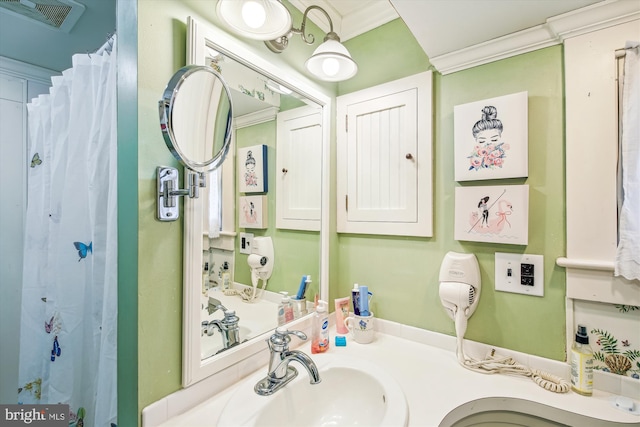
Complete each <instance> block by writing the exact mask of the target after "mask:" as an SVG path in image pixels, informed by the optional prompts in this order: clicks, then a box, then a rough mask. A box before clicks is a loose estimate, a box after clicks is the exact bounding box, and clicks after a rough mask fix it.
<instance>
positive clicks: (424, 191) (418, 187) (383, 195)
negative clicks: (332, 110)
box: [337, 72, 433, 236]
mask: <svg viewBox="0 0 640 427" xmlns="http://www.w3.org/2000/svg"><path fill="white" fill-rule="evenodd" d="M431 109H432V106H431V72H426V73H420V74H417V75H415V76H411V77H407V78H404V79H400V80H396V81H394V82H390V83H385V84H383V85H379V86H375V87H372V88H368V89H365V90H362V91H358V92H354V93H350V94H348V95H344V96H341V97H338V99H337V111H338V120H337V121H338V130H337V141H338V148H337V153H338V159H337V160H338V163H337V165H338V170H337V180H338V182H337V188H338V200H337V202H338V203H337V205H338V232H344V233H363V234H386V235H411V236H431V235H432V233H433V231H432V183H431V181H432V179H431V175H432V172H431V171H432V154H431V151H432V149H431V144H432V142H431V118H432V114H431Z"/></svg>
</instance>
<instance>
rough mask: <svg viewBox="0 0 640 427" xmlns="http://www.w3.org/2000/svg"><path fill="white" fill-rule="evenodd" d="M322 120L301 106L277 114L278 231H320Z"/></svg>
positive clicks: (313, 112) (317, 114) (316, 110)
mask: <svg viewBox="0 0 640 427" xmlns="http://www.w3.org/2000/svg"><path fill="white" fill-rule="evenodd" d="M321 120H322V117H321V110H320V109H319V108H313V107H300V108H296V109H293V110H288V111H283V112H281V113H278V117H277V150H276V153H277V158H276V227H277V228H286V229H293V230H309V231H319V230H320V203H321V184H322V173H321V171H322V122H321Z"/></svg>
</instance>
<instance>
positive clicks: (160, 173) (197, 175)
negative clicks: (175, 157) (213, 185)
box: [156, 166, 207, 221]
mask: <svg viewBox="0 0 640 427" xmlns="http://www.w3.org/2000/svg"><path fill="white" fill-rule="evenodd" d="M156 173H157V177H156V181H157V184H158V185H157V187H158V194H157V203H156V204H157V206H158V210H157V216H158V220H160V221H175V220H177V219H178V217H179V216H180V206H179V205H178V203H177V201H176V200H177V198H178V197H180V196H189V197H191V198H197V197H198V194H199V191H198V188H199V187H205V186H206V183H207V181H206V179H205V175H204V173H202V172H193V171H190V170H188V171H187V180H188V181H189V184H188V187H187V188H185V189H180V183H179V180H178V169H176V168H173V167H170V166H158V167H157V169H156Z"/></svg>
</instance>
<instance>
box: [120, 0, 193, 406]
mask: <svg viewBox="0 0 640 427" xmlns="http://www.w3.org/2000/svg"><path fill="white" fill-rule="evenodd" d="M138 8H139V18H138V128H139V131H138V156H139V160H138V193H139V194H138V197H139V199H138V210H139V213H138V215H139V217H138V222H139V229H138V245H139V248H138V258H139V261H138V316H139V319H138V365H139V367H138V370H139V374H138V388H139V391H138V405H139V410H140V411H141V410H142V409H144V407H145V406H147V405H149V404H150V403H153V402H155V401H156V400H158V399H161V398H162V397H165V396H167V395H168V394H171V393H173V392H175V391H177V390H179V389H180V387H181V381H182V238H183V236H182V226H183V221H182V219H180V220H179V221H175V222H160V221H158V220H156V214H155V209H156V195H155V193H156V167H157V166H174V167H178V164H177V162H176V161H175V160H174V159H173V157H172V156H171V154H170V152H169V150H168V149H167V147H166V145H165V143H164V140H163V138H162V134H161V132H160V121H159V116H158V107H157V105H158V101H159V100H160V98H161V96H162V93H163V92H164V88H165V87H166V85H167V83H168V81H169V79H170V78H171V76H172V75H173V73H174V72H175V71H176V70H178V69H179V68H180V67H182V66H183V65H185V50H186V18H187V16H188V15H189V13H188V10H187V9H186V8H185V7H184V6H183V5H182V4H181V3H180V2H175V1H169V0H165V1H157V0H139V1H138ZM180 169H181V168H180ZM181 182H182V180H181ZM180 203H182V202H180ZM131 326H133V325H131Z"/></svg>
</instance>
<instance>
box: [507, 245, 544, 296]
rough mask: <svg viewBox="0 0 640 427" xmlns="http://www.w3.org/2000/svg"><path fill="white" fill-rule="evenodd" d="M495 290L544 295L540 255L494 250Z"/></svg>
mask: <svg viewBox="0 0 640 427" xmlns="http://www.w3.org/2000/svg"><path fill="white" fill-rule="evenodd" d="M495 265H496V272H495V273H496V276H495V283H496V291H502V292H513V293H517V294H525V295H535V296H539V297H541V296H544V257H543V256H542V255H529V254H507V253H501V252H496V262H495Z"/></svg>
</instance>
